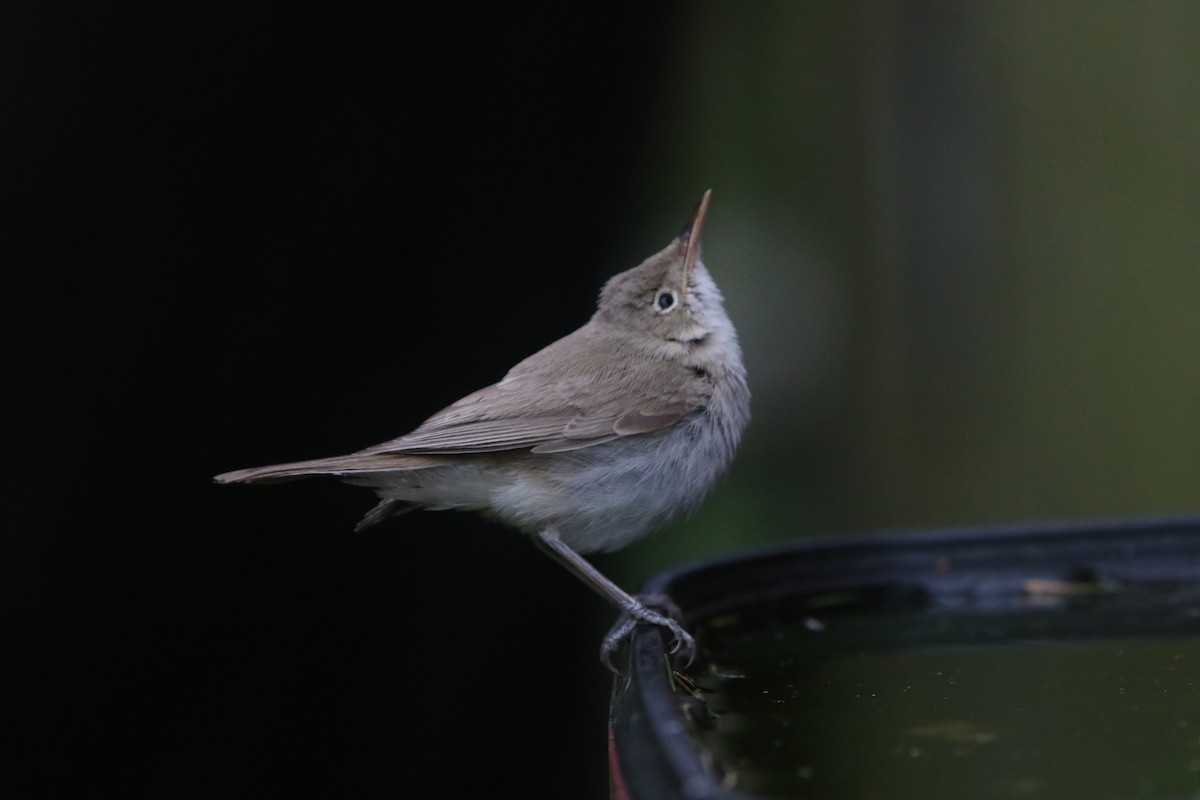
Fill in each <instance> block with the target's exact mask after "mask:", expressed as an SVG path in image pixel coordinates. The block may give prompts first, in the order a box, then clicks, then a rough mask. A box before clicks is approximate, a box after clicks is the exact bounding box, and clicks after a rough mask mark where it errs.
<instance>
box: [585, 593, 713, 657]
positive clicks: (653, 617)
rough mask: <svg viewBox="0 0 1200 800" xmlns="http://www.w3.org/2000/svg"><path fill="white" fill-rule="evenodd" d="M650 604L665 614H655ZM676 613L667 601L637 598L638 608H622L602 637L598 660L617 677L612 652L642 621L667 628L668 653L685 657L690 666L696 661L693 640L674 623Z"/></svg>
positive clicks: (636, 606)
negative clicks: (669, 639)
mask: <svg viewBox="0 0 1200 800" xmlns="http://www.w3.org/2000/svg"><path fill="white" fill-rule="evenodd" d="M652 605H653V606H657V607H659V608H662V609H664V610H665V611H666V612H667V613H661V612H659V611H656V610H655V609H654V608H651V606H652ZM678 613H679V610H678V608H677V607H676V606H675V604H674V603H672V602H671V601H670V600H669V599H666V598H644V597H643V598H638V602H637V605H634V606H630V607H629V608H627V609H625V611H624V612H622V614H621V616H620V617H619V618H618V619H617V621H616V624H614V625H613V626H612V628H611V629H609V631H608V633H607V634H605V636H604V640H603V641H602V642H601V643H600V661H601V662H603V663H604V666H606V667H608V669H609V671H610V672H612V673H614V674H620V671H619V670H618V669H617V668H616V667H614V666H613V664H612V656H613V653H615V652H616V651H617V648H619V647H620V646H621V642H622V641H624V640H625V638H626V637H628V636H629V634H630V633H632V632H633V629H634V628H635V627H637V625H638V623H641V622H645V623H648V624H650V625H658V626H659V627H661V628H666V629H667V630H668V631H669V632H670V634H671V646H670V650H669V652H670V653H671V655H676V654H678V655H680V657H682V658H685V659H686V661H685V662H684V666H685V667H686V666H691V664H692V661H694V660H695V658H696V640H695V639H694V638H692V635H691V634H690V633H688V632H687V631H685V630H684V629H683V626H682V625H680V624H679V623H678V622H676V621H675V619H674V618H673V616H672V614H678Z"/></svg>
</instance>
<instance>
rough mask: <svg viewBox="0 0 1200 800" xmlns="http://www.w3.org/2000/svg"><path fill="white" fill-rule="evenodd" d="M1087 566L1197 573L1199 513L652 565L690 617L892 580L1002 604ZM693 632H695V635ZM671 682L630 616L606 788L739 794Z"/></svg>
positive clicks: (1074, 577)
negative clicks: (726, 782) (725, 780)
mask: <svg viewBox="0 0 1200 800" xmlns="http://www.w3.org/2000/svg"><path fill="white" fill-rule="evenodd" d="M1097 576H1100V577H1103V578H1104V579H1106V580H1109V579H1111V580H1116V581H1119V582H1121V583H1124V584H1143V585H1144V584H1154V583H1180V584H1197V583H1200V516H1195V515H1189V516H1172V517H1154V518H1138V519H1119V520H1100V521H1085V522H1052V523H1030V524H1022V525H1007V526H989V527H977V528H955V529H944V530H932V531H930V530H909V531H891V532H883V533H874V534H865V535H845V536H833V537H821V538H812V539H805V540H800V541H797V542H794V543H790V544H785V545H782V546H775V547H768V548H762V549H755V550H751V551H748V552H745V553H741V554H736V555H734V556H731V557H727V558H722V559H716V560H710V561H704V562H701V563H698V564H695V565H691V566H686V567H683V568H680V569H676V570H671V571H668V572H664V573H661V574H660V575H658V576H656V577H654V578H653V579H651V580H650V581H649V582H648V583H647V584H646V586H645V587H644V589H643V593H644V594H647V595H660V596H661V595H665V596H667V597H669V598H671V600H672V601H673V602H674V603H675V604H676V605H678V607H679V608H680V609H681V610H682V613H683V617H684V621H685V623H688V624H691V623H693V622H694V621H696V620H703V619H708V618H712V617H715V616H717V615H720V614H723V613H727V612H729V611H731V610H734V609H737V608H741V607H745V606H748V605H753V604H759V603H771V602H773V601H775V600H777V599H780V598H784V597H787V596H789V595H795V594H798V593H807V594H812V593H813V592H819V591H822V590H826V589H828V590H838V589H845V588H854V587H861V586H869V585H877V584H881V583H887V582H895V581H896V580H897V578H900V579H902V580H903V581H905V582H906V583H911V584H913V585H914V586H920V587H923V588H924V589H925V590H927V591H929V592H930V595H931V596H936V597H938V598H941V599H942V600H943V601H945V600H947V599H949V602H952V603H958V602H964V603H970V604H971V605H972V606H973V607H987V606H989V605H993V604H995V605H1002V604H1006V603H1007V604H1011V603H1012V602H1014V599H1015V598H1019V597H1020V596H1022V594H1023V593H1024V592H1025V589H1026V586H1027V585H1028V581H1030V580H1036V579H1045V580H1049V581H1079V580H1081V579H1092V578H1095V577H1097ZM702 644H703V643H701V645H702ZM686 698H687V695H686V693H682V692H678V691H676V690H675V687H674V685H673V679H672V675H671V670H670V668H669V661H668V654H667V652H666V649H665V642H664V639H663V637H662V635H661V633H660V631H659V629H658V628H656V627H652V626H639V627H638V628H637V629H636V630H635V631H634V634H633V636H632V638H631V641H630V644H629V646H628V647H627V648H626V649H625V652H624V654H623V658H622V674H621V675H619V676H618V677H617V678H616V679H615V682H614V686H613V696H612V707H611V716H610V765H611V774H612V783H613V795H614V796H615V797H616V798H618V800H623V799H624V798H628V800H648V799H649V798H655V800H672V799H673V798H689V799H693V798H714V799H716V800H738V799H741V800H749V798H750V797H751V796H750V795H747V794H745V793H743V792H739V791H736V790H734V789H731V788H729V787H726V786H722V785H721V783H720V780H719V777H718V776H717V775H716V774H715V772H714V771H713V770H711V769H710V768H709V766H708V765H707V764H706V763H705V761H706V756H705V754H704V752H703V751H702V750H701V749H700V747H699V746H698V745H697V743H696V741H695V740H694V739H693V737H692V735H691V733H690V731H689V726H688V722H687V718H686V711H685V709H684V705H685V703H684V701H685V699H686Z"/></svg>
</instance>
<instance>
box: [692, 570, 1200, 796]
mask: <svg viewBox="0 0 1200 800" xmlns="http://www.w3.org/2000/svg"><path fill="white" fill-rule="evenodd" d="M861 599H862V598H857V599H856V598H845V597H841V598H839V599H838V601H837V602H834V603H829V602H828V601H827V600H826V601H823V602H822V601H815V602H813V603H811V604H810V608H809V609H808V612H805V613H799V614H797V615H795V616H793V617H792V618H791V619H789V620H788V621H787V622H784V623H772V624H769V625H755V624H753V623H752V622H751V621H750V620H748V619H744V618H739V617H726V618H723V619H720V620H713V621H712V622H711V626H710V627H709V628H707V629H706V630H705V643H706V647H707V649H708V651H709V652H708V663H707V664H706V665H705V668H706V669H707V674H706V675H705V676H704V677H700V678H699V679H698V680H697V684H698V686H699V689H700V691H699V693H698V696H699V697H700V698H701V700H702V702H701V703H700V704H699V706H698V713H697V715H696V716H697V724H696V732H697V735H698V737H699V738H700V740H701V742H702V744H703V746H704V747H705V748H706V749H708V750H710V751H711V753H712V754H713V760H714V762H715V764H716V765H717V766H718V767H719V768H721V769H723V770H724V771H725V776H726V782H727V783H728V784H729V785H731V786H734V787H736V788H738V789H740V790H742V791H744V792H747V793H749V794H752V795H755V796H761V797H795V798H808V797H811V798H822V799H823V800H834V799H835V798H860V799H862V798H881V799H882V798H922V800H928V798H1019V797H1037V798H1042V797H1045V798H1056V799H1057V798H1099V797H1103V798H1133V797H1139V798H1141V797H1156V798H1161V797H1174V798H1191V797H1200V603H1198V602H1196V598H1195V597H1194V596H1193V597H1191V598H1181V597H1179V596H1175V595H1173V594H1172V593H1171V592H1170V591H1156V592H1148V591H1146V590H1140V589H1139V590H1138V592H1137V593H1136V594H1129V593H1124V592H1117V593H1115V594H1114V595H1113V596H1101V597H1094V598H1088V599H1085V600H1082V601H1081V600H1079V599H1078V598H1072V599H1071V602H1069V603H1048V604H1041V605H1038V604H1035V605H1032V606H1027V607H1023V608H1012V609H1007V610H1003V611H997V610H992V611H989V612H987V613H971V612H968V611H964V610H961V609H960V610H946V609H943V610H919V609H908V610H905V609H897V608H894V607H893V608H890V609H889V610H886V611H884V610H881V609H878V608H874V609H873V608H871V607H870V604H869V603H863V602H861ZM818 611H819V613H817V612H818Z"/></svg>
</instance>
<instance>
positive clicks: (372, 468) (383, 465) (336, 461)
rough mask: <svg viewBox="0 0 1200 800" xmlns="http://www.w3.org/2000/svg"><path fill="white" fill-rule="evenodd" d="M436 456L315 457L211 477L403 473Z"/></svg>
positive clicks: (260, 479) (261, 479) (238, 479)
mask: <svg viewBox="0 0 1200 800" xmlns="http://www.w3.org/2000/svg"><path fill="white" fill-rule="evenodd" d="M439 463H443V462H439V461H437V460H436V459H432V458H426V457H422V456H403V455H395V454H380V453H351V454H350V455H348V456H335V457H334V458H315V459H312V460H310V461H293V462H291V463H288V464H271V465H270V466H266V467H250V468H249V469H238V470H234V471H232V472H223V473H221V474H220V475H217V476H216V477H214V478H213V480H214V481H216V482H217V483H274V482H278V481H290V480H295V479H297V478H309V477H313V476H318V475H333V476H337V477H341V476H345V475H360V474H363V473H370V472H407V471H409V470H414V469H423V468H426V467H433V466H437V465H438V464H439Z"/></svg>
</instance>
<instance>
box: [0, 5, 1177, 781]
mask: <svg viewBox="0 0 1200 800" xmlns="http://www.w3.org/2000/svg"><path fill="white" fill-rule="evenodd" d="M1198 40H1200V5H1197V4H1196V3H1194V2H1192V1H1191V0H1158V1H1157V2H1153V3H1146V2H1133V1H1132V0H1131V1H1130V2H1123V1H1122V0H1116V1H1115V2H1106V3H1095V2H1094V1H1093V0H1054V2H1043V1H1042V0H1017V1H1016V2H1007V3H962V2H960V1H959V0H812V1H811V2H804V3H797V2H787V1H786V0H779V1H778V2H760V3H752V4H736V3H722V2H718V1H717V0H698V2H693V3H686V4H682V3H672V4H652V5H639V6H637V7H636V8H635V7H633V6H632V4H630V5H625V4H613V3H604V4H595V5H586V4H573V5H571V6H570V7H569V8H540V9H538V10H537V11H536V12H534V11H523V10H520V9H516V10H514V9H511V8H507V7H506V8H504V9H503V10H500V9H497V8H485V9H482V10H471V11H469V12H468V11H466V10H463V11H458V10H444V11H430V10H428V9H425V8H419V9H411V8H410V9H400V8H398V7H396V8H393V7H389V6H383V5H351V4H340V5H338V6H336V7H334V6H329V7H323V6H317V5H306V4H289V5H286V6H282V5H281V6H271V5H267V4H265V3H257V2H252V3H241V4H239V5H238V6H237V7H236V9H230V10H220V9H216V8H214V7H210V6H209V5H207V4H206V5H200V4H195V5H185V4H179V3H172V4H170V5H166V4H149V3H145V4H123V5H111V4H110V5H107V6H105V7H103V8H102V9H101V8H98V7H92V6H82V5H77V6H75V7H50V6H49V5H38V6H34V5H32V4H30V5H27V6H25V7H21V6H19V5H17V4H12V3H8V4H3V6H0V201H3V208H2V209H0V264H2V265H3V267H4V272H3V282H2V284H0V285H2V286H3V289H4V291H3V292H0V298H2V300H3V303H4V310H5V313H4V315H3V317H2V319H3V320H4V334H5V335H4V343H5V355H6V359H5V365H6V367H7V368H8V372H7V375H8V378H9V379H8V380H7V381H6V383H5V387H4V388H5V397H6V399H8V400H9V403H8V406H9V407H10V408H12V410H11V411H9V412H8V416H6V420H7V421H8V423H9V424H8V426H7V427H6V433H8V435H7V436H6V437H5V439H4V441H3V452H4V454H5V455H6V457H7V459H8V463H9V470H8V473H9V475H8V480H7V481H6V483H5V489H6V492H5V498H6V502H5V503H4V504H3V511H4V518H3V520H2V521H0V522H2V525H3V527H2V528H0V548H2V551H0V569H2V570H3V576H2V577H3V579H2V580H0V587H3V588H2V589H0V591H2V592H3V594H2V595H0V602H2V604H3V608H4V610H5V612H6V615H5V618H4V620H3V623H4V627H3V629H2V630H3V631H4V633H5V635H6V638H5V640H4V644H5V649H4V650H3V656H4V661H5V665H6V666H8V665H9V664H10V663H11V664H15V665H16V666H17V667H19V668H20V669H18V670H16V672H17V673H18V677H17V678H16V679H10V681H9V682H8V683H7V685H6V688H7V689H8V691H7V692H6V693H5V695H4V696H3V698H2V702H3V706H0V713H2V714H3V715H4V720H5V725H4V727H3V730H4V732H5V733H6V734H8V736H9V738H10V741H9V742H6V743H5V746H6V750H5V753H6V754H7V755H8V756H9V759H8V761H9V762H10V763H9V765H6V767H5V768H4V769H2V770H0V794H4V796H5V797H9V796H11V797H42V796H62V795H63V794H64V792H63V791H62V790H63V789H64V788H70V789H72V790H74V791H73V792H72V794H74V795H76V796H78V795H87V796H90V795H94V794H99V793H101V792H102V791H105V790H113V789H116V790H120V791H122V792H123V794H125V795H127V796H131V797H136V796H149V797H164V796H167V797H182V798H188V797H205V798H208V797H222V798H239V797H246V798H251V797H253V798H260V797H304V796H311V797H331V796H332V797H376V796H387V797H394V796H397V795H400V796H410V795H411V796H452V797H453V796H474V795H482V794H488V793H496V792H498V791H499V790H501V789H504V790H507V788H508V787H510V786H514V785H515V786H517V787H520V788H521V789H523V790H524V792H525V794H526V795H527V796H534V797H571V798H575V797H579V798H599V797H604V796H605V795H606V794H607V776H606V763H605V762H606V757H605V754H606V738H605V721H606V704H607V697H608V691H609V688H610V685H611V683H610V678H609V676H608V674H607V673H606V672H605V671H604V670H603V668H602V667H601V666H600V664H599V662H598V660H597V658H596V649H597V646H598V644H599V640H600V637H601V636H602V635H603V632H604V631H605V630H606V629H607V627H608V625H609V623H610V622H611V621H612V616H613V615H612V612H611V611H610V610H609V609H608V608H606V607H605V605H604V604H603V603H602V602H601V601H600V600H599V599H598V598H597V597H595V596H593V595H592V594H591V593H590V592H589V591H588V590H587V589H586V588H585V587H583V586H582V585H580V584H579V583H578V582H577V581H576V580H575V579H573V578H572V577H570V576H569V575H567V574H566V573H565V571H564V570H562V569H561V568H559V567H557V566H555V565H554V564H552V563H550V562H549V561H548V560H547V559H546V558H545V557H544V556H542V555H540V554H539V553H537V552H536V551H535V548H533V547H532V546H531V545H530V543H529V542H528V541H526V540H525V539H523V538H522V537H521V536H519V535H515V534H513V533H511V532H509V531H505V530H503V529H500V528H497V527H494V526H490V525H487V524H484V523H482V522H480V521H478V520H476V519H475V518H474V517H472V516H469V515H461V514H459V515H455V514H413V515H409V516H407V517H405V518H403V519H401V520H398V521H395V522H393V523H391V524H388V525H386V526H381V527H379V528H375V529H372V530H369V531H367V532H365V533H363V534H354V533H352V528H353V526H354V523H355V522H356V521H357V520H358V519H359V517H360V516H361V515H362V513H363V512H365V511H366V509H367V508H369V507H370V505H371V504H372V502H373V498H372V497H371V495H370V493H369V492H367V491H365V490H362V489H355V488H353V487H346V486H341V485H338V484H337V483H335V482H322V481H310V482H299V483H293V484H286V485H278V486H270V487H241V486H222V487H218V486H215V485H213V484H212V483H211V477H212V475H214V474H215V473H218V472H222V471H225V470H230V469H236V468H240V467H247V466H254V465H260V464H267V463H276V462H280V461H287V460H293V459H300V458H310V457H317V456H326V455H335V454H338V453H344V452H347V451H351V450H355V449H358V448H361V447H364V446H367V445H370V444H374V443H376V442H379V441H382V440H386V439H389V438H392V437H395V436H397V435H399V434H402V433H404V432H406V431H408V430H410V429H411V428H412V427H413V426H415V425H416V424H418V423H419V422H420V421H421V420H423V419H424V418H425V417H426V416H428V415H429V414H430V413H432V412H434V411H436V410H437V409H439V408H441V407H443V406H445V405H446V404H448V403H450V402H452V401H453V400H455V399H457V398H458V397H460V396H462V395H463V394H465V393H467V392H470V391H472V390H474V389H477V388H479V387H480V386H483V385H485V384H488V383H491V382H493V381H495V380H496V379H498V378H499V377H500V376H502V375H503V373H504V372H505V370H506V369H507V368H508V367H509V366H510V365H511V364H513V363H514V362H516V361H517V360H519V359H521V358H523V357H525V356H527V355H529V354H530V353H531V352H533V351H535V350H537V349H538V348H540V347H541V346H543V345H545V344H546V343H548V342H550V341H552V340H553V339H555V338H557V337H560V336H562V335H563V334H565V333H567V332H569V331H570V330H572V329H574V328H575V327H577V326H578V325H580V324H581V323H582V322H583V321H584V320H586V319H587V317H588V316H589V315H590V313H591V311H592V309H593V306H594V299H595V296H596V293H597V291H598V289H599V287H600V286H601V284H602V283H603V281H604V280H605V279H606V278H607V277H609V276H610V275H612V274H613V273H615V272H617V271H620V270H623V269H626V268H628V267H630V266H633V265H634V264H636V263H637V262H639V261H640V260H641V259H642V258H644V257H645V256H647V255H649V254H651V253H653V252H655V251H657V250H659V249H660V248H662V247H663V246H664V245H665V244H666V243H667V241H669V240H670V238H671V237H672V236H673V235H674V234H675V233H676V232H677V231H678V230H679V226H680V225H681V224H682V222H683V220H684V218H685V217H686V215H687V213H688V212H689V211H690V210H691V208H692V206H693V205H694V203H695V202H696V200H697V199H698V198H699V196H700V194H701V192H703V191H704V190H705V189H708V188H712V189H713V202H712V208H711V211H710V214H709V218H708V219H707V220H706V224H705V231H704V257H705V263H706V264H707V265H708V267H709V269H710V271H711V273H712V274H713V276H714V278H715V279H716V280H717V282H718V283H719V285H720V286H721V289H722V291H723V292H724V294H725V297H726V308H727V309H728V311H729V315H730V317H731V319H732V320H733V321H734V322H735V324H736V326H737V330H738V334H739V337H740V338H741V341H742V344H743V349H744V351H745V357H746V363H747V369H748V372H749V382H750V388H751V391H752V394H753V401H752V410H753V416H754V418H753V420H752V423H751V425H750V427H749V429H748V430H747V433H746V437H745V440H744V442H743V444H742V446H741V448H740V450H739V453H738V457H737V460H736V462H735V464H734V467H733V470H732V473H731V475H730V479H729V481H728V482H727V483H726V484H724V485H722V486H721V487H719V488H718V489H716V490H714V491H713V492H712V493H711V495H710V497H709V498H708V499H707V500H706V502H705V504H704V507H703V509H702V510H701V512H700V513H698V514H697V515H696V516H695V517H694V518H693V519H691V520H688V521H686V522H682V523H679V524H677V525H672V526H671V527H670V528H669V529H668V530H664V531H663V532H662V533H661V534H660V535H658V536H653V537H647V538H646V539H644V540H642V541H640V542H638V543H636V544H634V545H632V546H630V547H628V548H626V549H625V550H623V551H621V553H619V554H616V555H613V556H604V557H598V558H597V559H596V562H597V564H598V565H599V566H600V567H601V568H602V569H603V570H604V571H605V572H606V573H607V574H609V575H611V576H613V577H614V578H615V579H617V581H618V582H619V583H621V584H622V585H623V586H626V587H627V588H631V589H632V588H635V587H637V586H639V585H640V584H641V583H642V581H644V580H645V579H646V578H647V577H649V576H650V575H652V574H653V573H654V572H656V571H658V570H660V569H664V568H666V567H669V566H677V565H680V564H683V563H686V562H688V561H690V560H694V559H697V558H703V557H711V556H717V555H722V554H726V553H729V552H732V551H736V550H739V549H743V548H746V547H749V546H752V545H754V544H756V543H762V542H774V541H779V540H781V539H789V538H794V537H798V536H808V535H813V534H825V533H838V532H842V531H862V530H877V529H881V528H928V527H938V526H943V525H978V524H984V523H1003V522H1019V523H1024V522H1030V521H1036V520H1048V519H1078V518H1097V517H1100V518H1111V517H1124V516H1134V515H1159V514H1164V513H1171V512H1194V511H1195V509H1196V507H1197V502H1198V498H1200V494H1198V492H1197V487H1198V486H1200V479H1198V477H1197V476H1200V411H1198V409H1200V369H1198V368H1197V367H1198V365H1200V310H1198V309H1200V306H1198V305H1197V302H1196V298H1197V297H1200V269H1197V265H1198V264H1200V226H1197V224H1196V220H1197V219H1200V192H1198V191H1197V187H1200V159H1197V158H1196V152H1197V148H1196V142H1197V132H1198V131H1200V49H1198V48H1197V47H1196V42H1197V41H1198ZM10 671H11V670H10Z"/></svg>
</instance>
